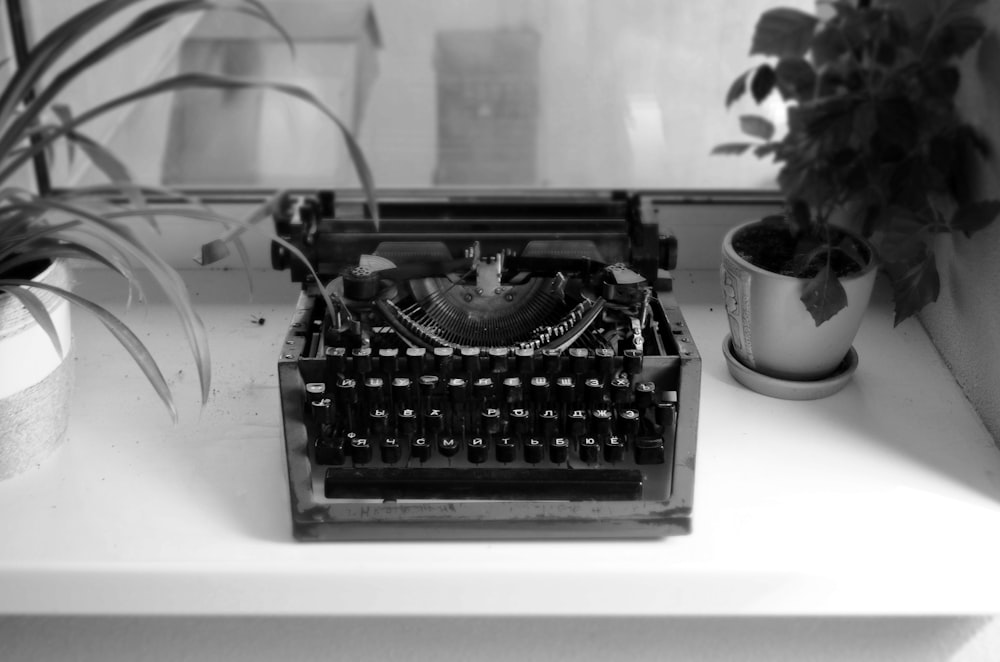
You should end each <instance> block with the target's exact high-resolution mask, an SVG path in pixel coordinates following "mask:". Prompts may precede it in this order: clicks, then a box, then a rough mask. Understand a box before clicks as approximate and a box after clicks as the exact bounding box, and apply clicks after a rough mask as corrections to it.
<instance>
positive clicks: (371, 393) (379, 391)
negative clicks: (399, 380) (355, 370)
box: [365, 377, 385, 407]
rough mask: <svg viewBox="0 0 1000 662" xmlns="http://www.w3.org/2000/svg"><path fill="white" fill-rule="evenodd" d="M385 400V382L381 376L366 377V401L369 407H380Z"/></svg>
mask: <svg viewBox="0 0 1000 662" xmlns="http://www.w3.org/2000/svg"><path fill="white" fill-rule="evenodd" d="M384 401H385V382H383V381H382V378H381V377H366V378H365V402H367V403H368V406H369V407H378V406H379V405H381V404H382V403H383V402H384Z"/></svg>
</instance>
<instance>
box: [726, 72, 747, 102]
mask: <svg viewBox="0 0 1000 662" xmlns="http://www.w3.org/2000/svg"><path fill="white" fill-rule="evenodd" d="M751 71H753V69H748V70H747V71H744V72H743V73H742V74H740V76H739V78H737V79H736V80H734V81H733V84H732V85H730V86H729V91H728V92H726V108H729V107H730V106H732V105H733V104H734V103H736V102H737V101H738V100H739V98H740V97H742V96H743V94H744V93H745V92H746V91H747V78H748V77H749V76H750V72H751Z"/></svg>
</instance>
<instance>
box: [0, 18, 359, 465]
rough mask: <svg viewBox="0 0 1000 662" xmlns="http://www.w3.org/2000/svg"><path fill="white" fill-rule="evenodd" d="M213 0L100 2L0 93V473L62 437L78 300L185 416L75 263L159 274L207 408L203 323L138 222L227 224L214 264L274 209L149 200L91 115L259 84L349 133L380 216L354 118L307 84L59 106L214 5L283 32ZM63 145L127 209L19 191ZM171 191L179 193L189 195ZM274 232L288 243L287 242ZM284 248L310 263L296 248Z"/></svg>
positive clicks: (88, 194)
mask: <svg viewBox="0 0 1000 662" xmlns="http://www.w3.org/2000/svg"><path fill="white" fill-rule="evenodd" d="M217 4H218V3H214V2H157V3H152V4H151V3H149V2H144V0H100V1H99V2H95V3H93V4H91V5H90V6H88V7H86V8H84V9H83V10H81V11H79V12H78V13H76V14H74V15H73V16H71V17H70V18H68V19H67V20H66V21H65V22H63V23H62V24H60V25H59V26H57V27H56V28H55V29H53V30H52V31H51V32H50V33H49V34H47V35H45V36H44V37H43V38H42V39H40V40H39V41H38V43H37V44H36V45H35V46H34V47H33V48H31V49H30V51H28V52H27V54H26V55H25V56H24V57H23V58H22V60H21V61H20V62H19V63H18V66H17V67H16V70H15V71H13V72H12V73H11V76H10V79H9V82H8V83H7V85H6V86H5V87H4V88H3V89H2V91H0V479H3V478H6V477H9V476H11V475H14V474H15V473H18V472H20V471H22V470H24V469H25V468H27V467H29V466H32V465H34V464H36V463H37V462H38V461H39V460H40V459H41V458H42V457H44V456H45V455H47V454H49V453H51V452H52V450H54V449H55V448H56V447H57V446H58V445H59V444H60V443H61V441H62V440H63V438H64V436H65V429H66V411H67V410H68V407H67V403H66V400H67V398H68V397H69V393H70V390H71V386H70V384H71V378H70V368H71V365H72V362H71V361H67V360H66V359H67V357H68V356H69V354H70V351H71V345H72V338H71V334H70V322H69V308H70V304H73V306H74V307H78V308H81V309H83V310H85V311H87V312H88V313H90V314H93V315H95V316H96V317H97V318H98V319H99V320H100V321H101V322H102V323H103V324H104V326H106V327H107V329H108V330H109V331H110V332H111V333H112V334H113V335H114V336H115V337H116V338H117V339H118V340H119V341H121V343H122V345H124V347H125V349H126V350H128V352H129V353H130V354H131V356H132V357H133V358H134V359H135V361H136V362H137V364H138V365H139V367H140V368H141V369H142V371H143V373H144V374H145V376H146V377H147V378H148V380H149V382H150V383H151V384H152V386H153V388H154V389H155V391H156V393H157V394H158V395H159V397H160V398H161V399H162V400H163V402H164V403H165V405H166V407H167V409H168V410H169V412H170V414H171V415H172V416H173V417H174V418H175V419H176V416H177V414H176V409H175V407H174V404H173V399H172V396H171V392H170V388H169V387H168V385H167V382H166V380H165V379H164V377H163V374H162V372H161V371H160V369H159V367H158V366H157V364H156V361H155V360H154V358H153V356H152V355H151V354H150V352H149V351H148V350H147V349H146V347H145V346H144V345H143V344H142V342H141V341H140V340H139V338H138V337H136V335H135V334H134V333H133V332H132V331H130V330H129V328H128V327H127V326H126V325H125V324H124V323H123V322H122V321H121V320H119V319H118V318H116V317H115V316H114V315H112V314H111V313H109V312H108V311H107V310H106V309H103V308H101V307H99V306H98V305H97V304H95V303H94V302H92V301H89V300H87V299H85V298H83V297H81V296H80V295H78V294H75V293H74V292H73V291H72V289H71V287H70V281H71V279H70V276H69V274H68V271H67V261H68V260H85V261H89V262H94V263H97V264H99V265H103V266H104V267H107V268H109V269H112V270H114V271H115V272H117V273H118V274H120V275H121V276H122V277H123V278H125V280H126V281H128V283H129V285H130V291H133V289H134V290H135V291H138V292H139V294H140V295H141V293H142V282H141V279H140V277H139V275H138V274H139V273H140V271H141V272H143V273H148V274H149V278H150V279H151V280H152V281H153V282H154V283H155V284H156V285H157V286H158V287H160V288H161V289H162V290H163V292H164V293H165V294H166V296H167V298H168V300H169V301H170V303H171V305H172V306H173V307H174V308H175V309H176V311H177V313H178V316H179V318H180V322H181V325H182V326H183V328H184V332H185V335H186V337H187V342H188V344H189V346H190V348H191V351H192V353H193V355H194V359H195V362H196V365H197V369H198V373H199V377H200V384H201V393H202V401H203V403H204V402H205V401H207V398H208V394H209V392H210V382H211V365H210V359H209V350H208V342H207V336H206V333H205V329H204V328H203V326H202V323H201V321H200V320H199V318H198V315H197V313H196V312H195V309H194V307H193V306H192V302H191V297H190V295H189V293H188V290H187V288H186V287H185V284H184V281H183V280H182V279H181V277H180V275H179V274H178V273H177V272H176V271H174V269H172V268H171V267H170V266H169V265H168V264H167V263H166V262H165V261H164V260H163V259H162V258H160V257H159V256H158V255H157V254H156V253H155V252H153V251H152V250H151V249H150V248H149V247H148V246H147V245H146V243H145V242H144V240H143V239H142V238H141V233H137V232H136V231H135V226H134V224H135V223H153V224H154V225H155V220H154V216H153V213H154V212H156V213H163V214H169V215H173V216H182V217H186V218H189V219H193V220H196V221H209V222H215V223H220V224H222V225H223V226H224V227H225V228H227V232H226V234H224V235H223V239H222V240H220V241H216V242H212V243H211V244H209V245H207V246H205V247H203V252H202V254H203V258H204V261H212V260H214V259H217V258H218V257H219V256H221V255H222V254H223V253H224V252H225V242H236V243H237V247H238V248H239V249H240V253H241V255H243V254H244V253H243V250H242V247H241V246H240V245H239V243H238V242H239V233H240V232H242V231H243V230H245V229H246V228H247V227H248V225H249V224H251V223H252V222H254V221H256V220H258V219H261V218H264V217H266V216H267V215H268V213H267V212H268V209H269V206H270V204H272V203H270V202H269V203H267V204H265V205H264V206H263V207H262V208H261V209H260V210H258V211H257V212H256V213H255V214H254V215H253V216H252V217H251V218H250V219H247V220H246V221H238V220H235V219H231V218H227V217H224V216H221V215H219V214H216V213H214V212H212V211H210V210H209V209H207V208H205V207H203V206H200V205H199V204H197V203H193V204H190V205H185V206H183V207H180V208H177V207H171V208H169V209H168V208H163V207H157V208H153V207H150V206H148V205H147V201H146V197H147V195H148V194H149V192H150V190H154V191H157V192H163V191H162V190H159V189H150V188H148V187H142V186H139V185H137V184H136V183H135V182H133V180H132V178H131V177H130V175H129V172H128V169H127V168H126V166H125V165H124V164H123V163H122V162H121V161H120V160H119V159H117V158H116V157H115V155H114V154H112V153H111V152H110V151H109V150H107V149H106V148H105V147H103V146H102V145H101V144H100V143H99V142H97V141H95V140H93V139H92V138H90V137H88V136H87V135H86V134H85V133H84V130H85V127H86V125H87V123H88V122H90V121H91V120H93V119H94V118H96V117H100V116H102V115H104V114H105V113H107V112H109V111H112V110H115V109H117V108H120V107H122V106H124V105H127V104H131V103H133V102H136V101H139V100H142V99H146V98H148V97H151V96H155V95H160V94H165V93H169V92H173V91H176V90H180V89H190V88H209V89H212V88H214V89H244V88H263V89H269V90H273V91H275V92H278V93H282V94H287V95H291V96H293V97H296V98H298V99H301V100H302V101H304V102H306V103H309V104H312V105H313V106H315V107H316V108H318V109H319V110H321V111H322V112H323V113H324V114H326V115H327V116H328V117H329V118H330V119H331V121H334V122H335V123H336V124H337V125H338V126H339V127H340V130H341V132H342V134H343V136H344V138H345V140H346V141H347V145H348V151H349V153H350V155H351V157H352V159H353V161H354V165H355V168H356V170H357V172H358V175H359V177H360V179H361V182H362V185H363V186H364V188H365V190H366V192H367V194H368V201H369V207H370V209H371V210H372V213H373V215H374V216H375V218H376V221H377V205H376V202H375V198H374V192H373V188H372V180H371V175H370V172H369V170H368V167H367V164H366V163H365V160H364V156H363V154H362V153H361V150H360V148H359V147H358V145H357V143H356V142H355V141H354V139H353V137H352V136H351V134H350V132H349V131H348V130H347V128H346V127H345V125H343V124H342V123H341V122H340V121H339V120H338V119H337V118H336V116H334V114H333V113H332V112H331V111H330V110H329V109H328V108H327V107H326V106H324V105H323V104H322V102H320V101H319V100H318V99H317V98H316V97H315V96H313V95H312V94H311V93H310V92H308V91H306V90H304V89H302V88H300V87H296V86H292V85H286V84H282V83H274V82H268V81H254V80H242V79H238V78H231V77H223V76H213V75H207V74H197V73H187V74H180V75H176V76H172V77H168V78H164V79H161V80H158V81H156V82H153V83H151V84H148V85H145V86H143V87H140V88H138V89H135V90H132V91H130V92H128V93H126V94H123V95H121V96H117V97H114V98H112V99H109V100H107V101H105V102H103V103H100V104H98V105H97V106H95V107H94V108H91V109H88V110H86V111H85V112H82V113H80V114H77V115H73V114H72V113H70V112H69V109H68V108H66V107H65V106H60V105H59V103H58V95H59V94H60V93H61V92H62V91H63V90H64V89H65V88H66V86H67V85H69V84H70V83H71V82H73V81H76V80H77V79H78V78H80V77H81V76H83V75H84V74H86V73H87V72H89V71H92V70H93V68H94V67H95V66H96V65H98V64H99V63H101V62H103V61H104V60H105V59H106V58H107V57H109V56H110V55H112V54H114V53H117V52H119V51H121V49H123V48H125V47H126V46H129V45H131V44H133V43H135V42H136V41H138V40H141V39H142V38H143V37H144V36H145V35H147V34H149V33H150V32H151V31H153V30H155V29H157V28H158V27H160V26H162V25H164V24H166V23H169V22H171V21H173V20H175V19H177V18H180V17H182V16H185V15H189V14H192V13H194V12H202V11H206V10H211V9H216V8H219V9H223V8H224V9H227V10H232V11H238V12H241V13H244V14H248V15H250V16H253V17H255V18H256V19H259V20H261V21H263V22H265V23H267V24H269V25H271V26H272V27H273V28H274V29H276V30H278V31H279V32H281V27H280V26H279V25H278V24H277V23H275V21H274V19H273V17H272V16H271V14H270V13H269V12H268V10H267V9H266V8H265V6H264V5H262V4H261V3H260V2H259V1H258V0H238V1H237V2H235V3H229V4H228V5H223V4H218V7H216V5H217ZM123 12H132V13H131V17H124V18H126V19H127V20H125V21H124V23H122V24H123V25H124V27H121V28H120V29H118V30H117V31H114V32H112V34H111V35H110V36H107V37H99V36H97V35H99V34H101V33H102V29H104V28H106V27H107V26H108V24H109V21H115V20H118V21H119V22H121V20H122V18H123V16H122V13H123ZM95 33H97V35H95ZM105 33H106V30H105ZM282 34H284V33H283V32H282ZM88 37H89V38H91V44H90V46H89V48H90V50H87V51H86V52H85V53H84V54H83V55H82V56H78V57H76V58H74V59H70V58H67V57H66V55H67V52H68V51H69V50H70V49H71V48H72V47H74V46H77V45H79V44H81V43H82V44H87V43H88V42H87V41H86V40H87V38H88ZM7 66H8V67H10V66H11V64H10V63H8V64H7ZM56 146H66V147H68V148H75V149H76V150H77V151H79V152H81V153H83V154H86V155H87V156H88V157H89V158H90V159H91V161H92V162H93V164H94V165H95V166H96V167H97V168H99V169H100V170H101V171H103V173H104V174H105V175H107V177H108V180H109V184H108V186H106V187H104V188H105V191H108V192H113V193H115V194H116V195H118V196H119V197H121V198H124V199H126V200H128V204H126V205H124V206H121V205H111V204H108V203H106V202H102V200H106V199H107V198H106V197H103V198H99V199H95V197H94V195H93V194H94V191H93V190H80V191H77V193H78V194H79V195H76V196H74V195H66V196H57V195H53V194H48V193H45V192H41V191H33V190H28V189H27V188H23V187H19V186H18V185H17V182H18V181H20V180H18V179H17V178H18V177H20V176H22V175H23V173H24V172H25V170H27V169H29V168H30V167H31V164H32V162H33V160H34V159H36V158H37V157H38V156H39V155H40V154H44V153H49V152H51V151H52V150H53V148H54V147H56ZM167 193H168V194H169V195H170V196H171V197H177V196H178V195H179V194H177V193H176V192H172V191H168V192H167ZM278 197H279V196H276V197H275V198H274V199H275V200H276V199H278ZM273 239H274V240H275V241H278V242H282V240H281V239H280V238H279V237H273ZM283 243H286V242H283ZM285 248H286V249H287V250H289V251H290V252H292V254H294V255H296V256H297V257H299V258H301V259H304V258H303V257H302V256H301V254H300V253H299V252H298V251H297V250H296V249H295V247H294V246H291V245H286V246H285ZM307 266H308V263H307Z"/></svg>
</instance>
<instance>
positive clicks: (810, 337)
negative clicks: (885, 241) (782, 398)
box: [721, 221, 877, 382]
mask: <svg viewBox="0 0 1000 662" xmlns="http://www.w3.org/2000/svg"><path fill="white" fill-rule="evenodd" d="M758 222H759V221H755V222H753V223H746V224H743V225H741V226H738V227H736V228H734V229H732V230H730V231H729V233H727V234H726V237H725V239H724V240H723V243H722V269H721V277H722V289H723V295H724V298H725V305H726V313H727V314H728V317H729V329H730V332H731V336H732V352H733V354H735V356H736V358H737V359H739V361H740V363H742V364H743V365H745V366H746V367H747V368H750V369H751V370H753V371H755V372H757V373H760V374H761V375H766V376H768V377H773V378H776V379H780V380H789V381H798V382H804V381H810V380H820V379H824V378H827V377H829V376H830V375H831V374H832V373H834V372H835V371H836V370H837V368H838V366H840V365H841V363H843V362H844V360H845V357H846V356H847V355H848V352H850V349H851V344H852V343H853V342H854V337H855V336H856V335H857V332H858V328H859V327H860V326H861V320H862V318H863V316H864V313H865V309H866V308H867V307H868V301H869V299H870V298H871V292H872V286H873V285H874V284H875V276H876V273H877V269H876V264H875V260H874V259H873V257H872V256H873V255H874V253H873V251H871V250H869V256H870V257H872V259H869V262H868V264H867V265H866V267H865V268H864V269H862V270H861V271H860V272H858V273H855V274H852V275H851V276H848V277H846V278H842V279H841V283H842V284H843V286H844V289H845V290H846V292H847V307H846V308H845V309H843V310H841V311H840V312H838V313H837V314H836V315H834V316H833V317H832V318H831V319H829V320H827V321H826V322H824V323H823V324H821V325H820V326H816V322H815V321H814V320H813V318H812V315H810V314H809V312H808V311H807V310H806V308H805V306H804V305H803V303H802V301H801V300H800V297H801V296H802V290H803V287H804V286H805V283H806V281H805V280H803V279H800V278H794V277H792V276H783V275H781V274H776V273H772V272H770V271H766V270H764V269H761V268H760V267H757V266H754V265H753V264H750V263H749V262H747V261H746V260H744V259H743V258H742V257H740V256H739V255H738V254H737V253H736V251H735V250H734V249H733V238H734V237H735V236H736V235H737V234H738V233H740V231H741V230H743V229H744V228H746V227H749V226H751V225H754V224H756V223H758ZM849 234H851V235H852V236H854V237H856V238H857V239H859V240H861V241H864V240H863V239H861V237H860V236H858V235H856V234H854V233H853V232H852V233H849ZM866 243H867V242H866Z"/></svg>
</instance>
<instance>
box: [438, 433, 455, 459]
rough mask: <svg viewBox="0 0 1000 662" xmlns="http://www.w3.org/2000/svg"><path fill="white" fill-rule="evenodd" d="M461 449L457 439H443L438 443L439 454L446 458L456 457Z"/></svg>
mask: <svg viewBox="0 0 1000 662" xmlns="http://www.w3.org/2000/svg"><path fill="white" fill-rule="evenodd" d="M459 448H460V445H459V442H458V439H456V438H455V437H441V439H440V440H439V441H438V452H440V453H441V455H443V456H444V457H454V456H455V454H457V453H458V451H459Z"/></svg>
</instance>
